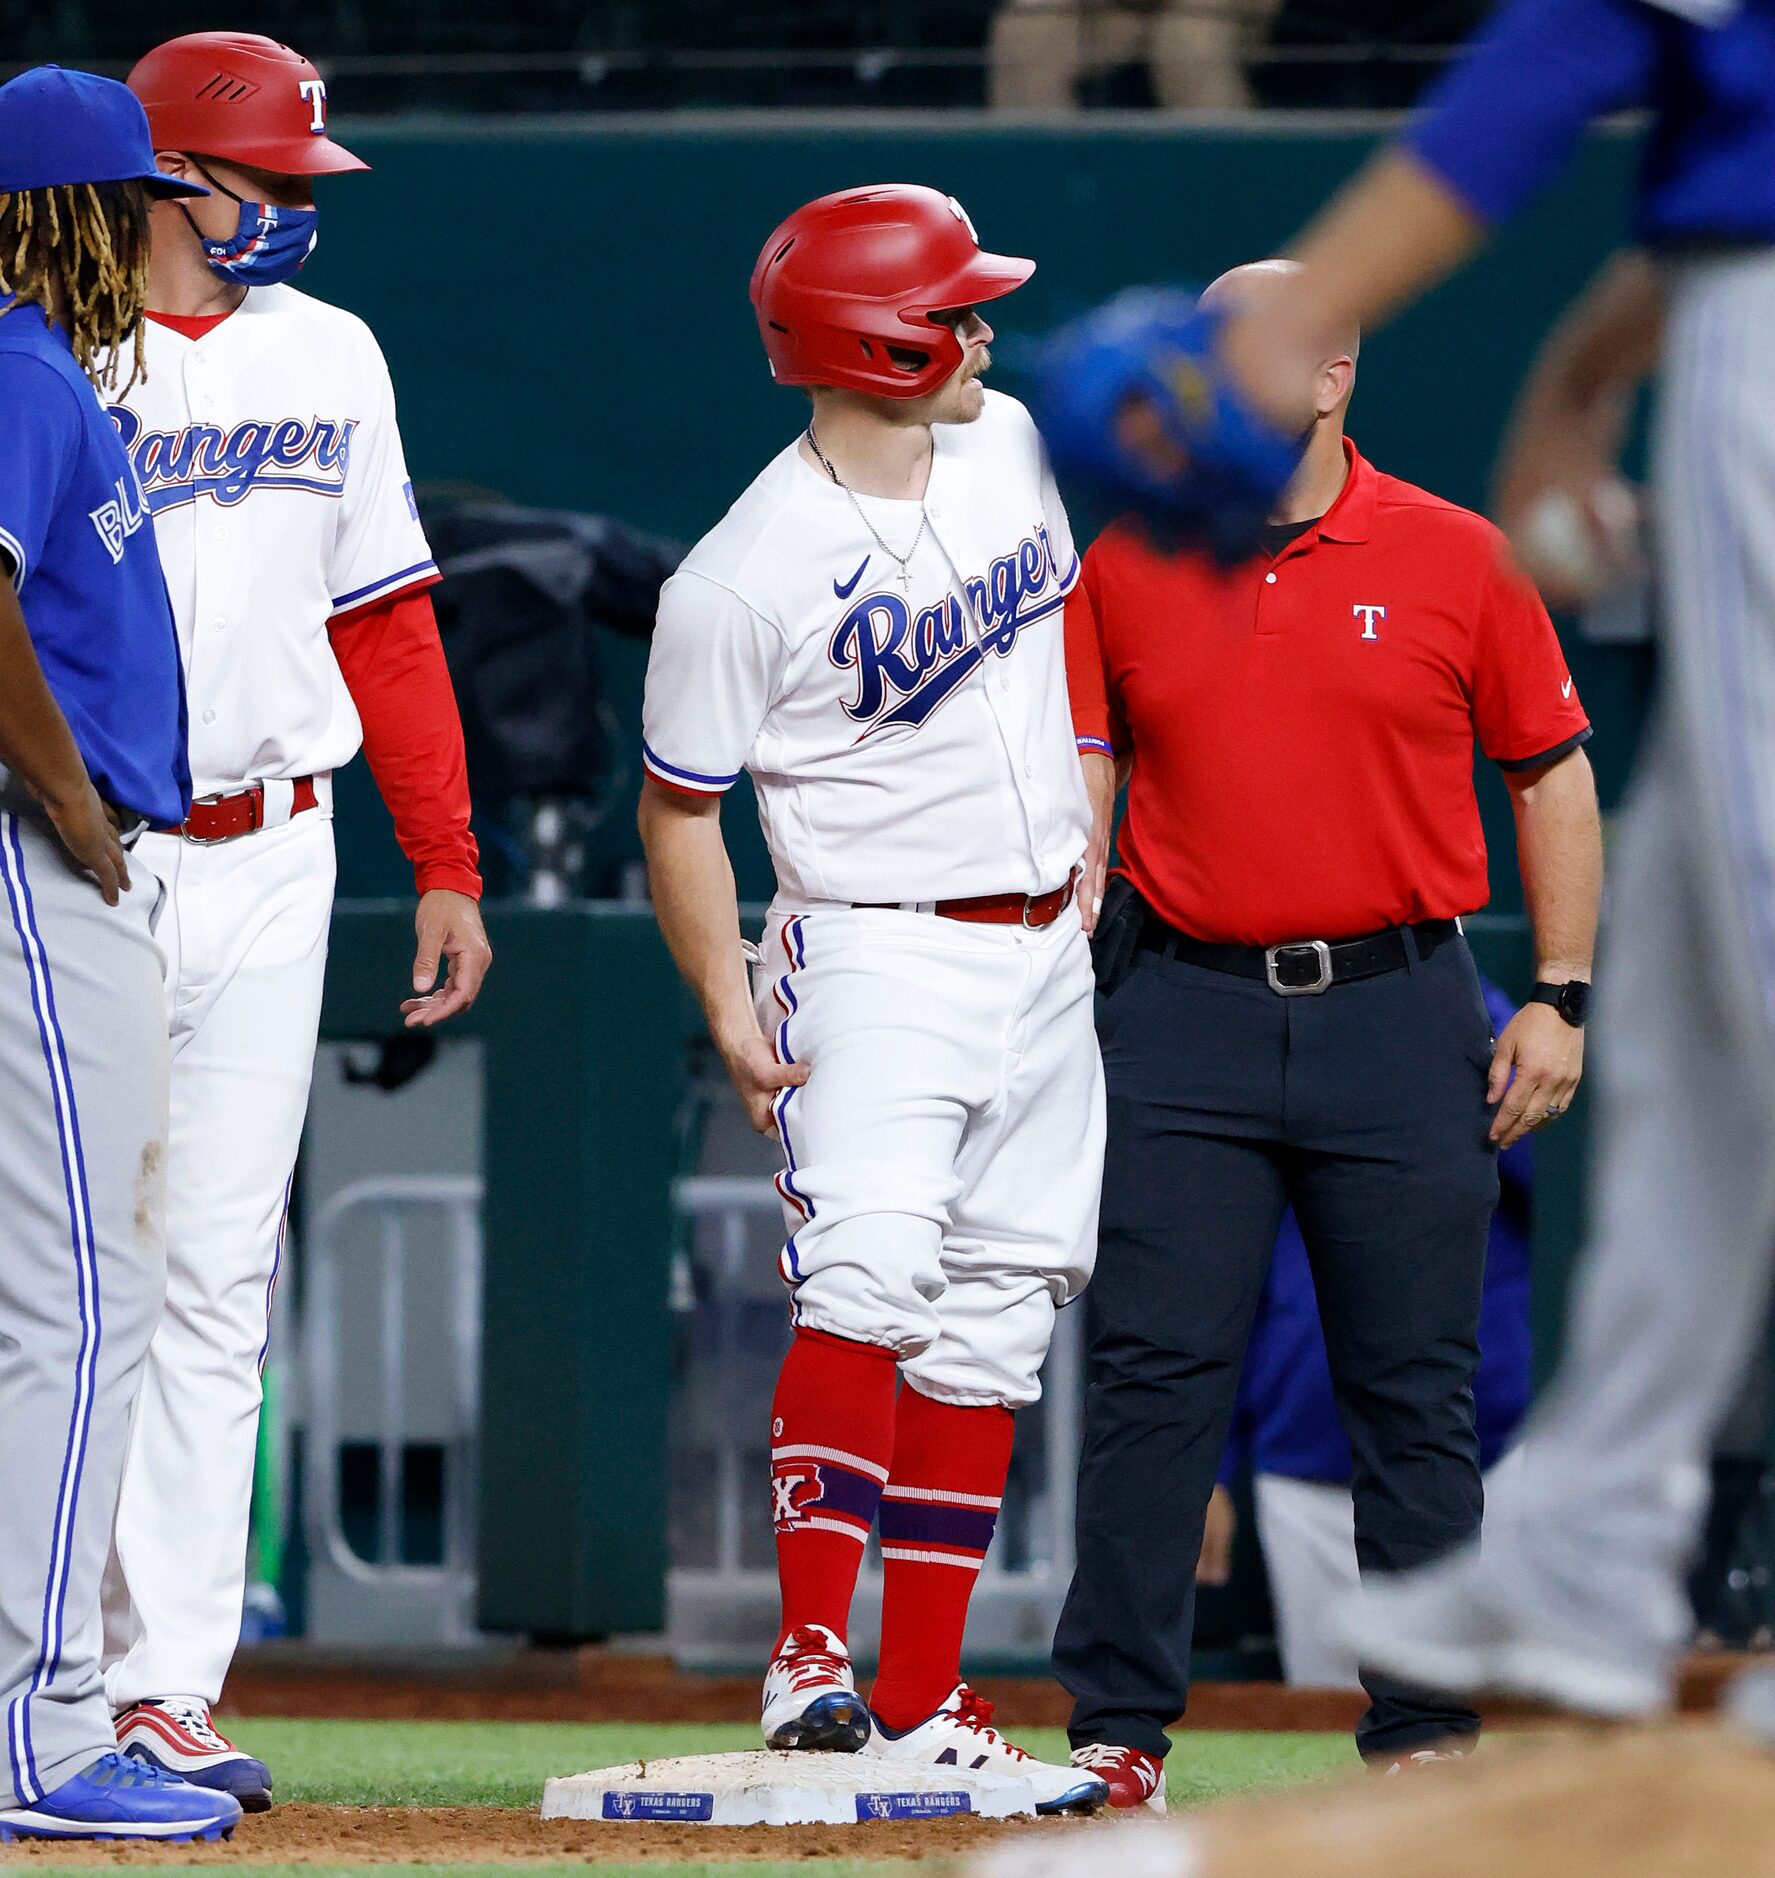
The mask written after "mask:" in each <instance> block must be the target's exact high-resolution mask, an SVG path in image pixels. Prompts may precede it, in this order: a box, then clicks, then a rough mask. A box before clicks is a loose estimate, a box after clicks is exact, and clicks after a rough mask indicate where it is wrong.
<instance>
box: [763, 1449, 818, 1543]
mask: <svg viewBox="0 0 1775 1878" xmlns="http://www.w3.org/2000/svg"><path fill="white" fill-rule="evenodd" d="M825 1491H826V1483H825V1481H824V1480H823V1479H821V1477H820V1470H819V1467H818V1465H817V1464H816V1463H815V1462H813V1461H786V1462H784V1463H782V1464H781V1465H779V1466H778V1467H777V1468H776V1470H775V1471H774V1472H773V1473H772V1474H771V1477H770V1498H771V1506H770V1517H771V1523H772V1524H773V1525H774V1526H776V1527H777V1529H778V1530H779V1531H781V1530H783V1529H784V1528H786V1527H795V1526H799V1525H802V1524H803V1523H804V1522H805V1520H806V1517H807V1513H808V1509H809V1508H810V1507H815V1506H818V1505H819V1503H820V1501H821V1499H822V1498H823V1497H824V1495H825Z"/></svg>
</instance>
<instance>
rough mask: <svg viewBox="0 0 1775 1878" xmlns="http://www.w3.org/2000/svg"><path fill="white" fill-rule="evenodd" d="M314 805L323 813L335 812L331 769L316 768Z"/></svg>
mask: <svg viewBox="0 0 1775 1878" xmlns="http://www.w3.org/2000/svg"><path fill="white" fill-rule="evenodd" d="M314 806H315V809H316V812H317V813H319V814H321V815H326V816H331V815H332V813H333V772H332V771H331V770H330V769H323V770H316V771H315V773H314Z"/></svg>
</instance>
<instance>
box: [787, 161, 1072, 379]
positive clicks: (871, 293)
mask: <svg viewBox="0 0 1775 1878" xmlns="http://www.w3.org/2000/svg"><path fill="white" fill-rule="evenodd" d="M1034 272H1035V263H1034V262H1033V261H1020V260H1018V259H1016V258H1015V257H1014V256H1011V255H1007V254H987V253H985V252H983V251H982V249H981V247H980V239H979V237H978V236H977V235H976V234H975V233H974V225H973V223H972V222H970V221H969V220H968V218H967V214H966V212H965V211H964V210H963V208H962V206H961V204H960V203H959V202H957V201H956V199H955V198H954V197H953V196H946V195H944V194H943V192H942V191H941V190H940V189H926V188H924V187H923V186H922V185H920V184H918V183H882V184H878V185H876V186H875V187H873V188H868V189H841V190H839V191H838V193H837V194H836V195H830V196H821V197H820V199H819V200H818V201H817V202H810V203H808V205H807V206H806V207H805V208H801V209H797V210H796V211H795V213H794V214H793V215H791V216H790V217H789V219H788V220H787V221H786V222H784V223H783V224H782V225H781V226H780V227H779V228H778V229H777V231H776V232H775V234H773V235H772V236H771V238H770V239H769V240H768V241H767V242H766V243H765V244H764V252H763V253H762V254H760V255H759V257H758V265H757V266H756V267H755V268H753V270H752V305H753V307H754V308H755V309H756V311H757V314H758V330H759V332H760V333H761V334H762V335H763V337H764V349H765V351H766V352H767V353H768V354H769V355H770V369H771V372H772V373H773V375H774V376H775V377H776V379H777V382H778V383H779V384H784V385H844V386H847V387H848V388H849V389H851V390H852V391H868V392H873V393H874V394H875V395H876V396H877V397H881V398H919V397H923V396H924V394H925V393H926V392H929V391H935V390H936V389H937V387H938V386H939V385H940V384H942V383H943V381H944V380H945V379H946V378H948V376H949V375H950V373H951V372H953V371H954V370H955V368H956V367H957V366H958V365H959V364H960V363H961V359H962V347H961V341H960V340H958V339H957V338H956V336H955V334H954V333H953V332H951V331H950V330H949V329H948V328H947V327H946V326H941V325H939V324H937V322H936V321H934V320H933V319H932V318H931V317H930V316H931V314H933V313H940V312H943V311H944V310H945V309H947V308H951V307H964V306H974V305H976V304H978V303H979V302H980V301H982V300H996V299H998V298H999V297H1000V296H1001V295H1003V294H1007V293H1009V292H1010V291H1011V290H1012V289H1013V288H1015V287H1021V286H1022V285H1023V283H1024V282H1025V281H1026V280H1027V279H1028V278H1029V277H1030V275H1031V274H1033V273H1034Z"/></svg>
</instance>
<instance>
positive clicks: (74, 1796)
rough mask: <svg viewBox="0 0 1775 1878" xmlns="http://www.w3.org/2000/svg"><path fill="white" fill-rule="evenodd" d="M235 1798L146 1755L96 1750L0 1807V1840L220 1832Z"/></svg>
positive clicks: (179, 1839)
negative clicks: (26, 1801)
mask: <svg viewBox="0 0 1775 1878" xmlns="http://www.w3.org/2000/svg"><path fill="white" fill-rule="evenodd" d="M239 1824H240V1802H239V1801H238V1800H236V1799H235V1798H234V1797H233V1795H232V1794H227V1793H212V1792H210V1791H208V1790H207V1789H206V1788H203V1787H194V1786H192V1785H191V1784H190V1783H189V1782H188V1781H184V1780H180V1779H179V1778H178V1777H177V1776H176V1775H173V1774H169V1773H167V1772H166V1771H165V1770H164V1769H162V1768H159V1767H155V1766H152V1765H151V1764H150V1763H149V1762H147V1761H142V1760H136V1759H134V1758H132V1757H131V1756H129V1755H126V1754H118V1753H111V1754H105V1755H101V1756H100V1757H99V1759H98V1760H96V1761H94V1762H93V1764H92V1765H91V1766H90V1767H89V1768H87V1769H86V1771H85V1772H84V1773H79V1774H76V1775H75V1776H74V1778H73V1779H72V1780H64V1781H63V1782H62V1784H61V1785H60V1786H59V1787H57V1788H56V1790H55V1791H54V1792H53V1793H46V1794H45V1795H44V1796H43V1798H42V1799H41V1800H39V1801H38V1802H37V1803H36V1804H35V1805H34V1806H14V1807H8V1808H7V1809H6V1810H5V1811H0V1841H5V1840H11V1839H163V1840H166V1841H167V1842H169V1843H172V1844H179V1843H183V1842H186V1841H189V1840H192V1839H226V1838H229V1837H230V1836H231V1835H232V1834H233V1831H234V1828H235V1827H236V1826H237V1825H239Z"/></svg>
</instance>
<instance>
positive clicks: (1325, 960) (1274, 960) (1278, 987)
mask: <svg viewBox="0 0 1775 1878" xmlns="http://www.w3.org/2000/svg"><path fill="white" fill-rule="evenodd" d="M1284 952H1310V953H1312V955H1313V956H1314V958H1315V959H1317V960H1318V962H1319V976H1318V977H1317V978H1316V979H1314V981H1313V982H1312V983H1311V984H1310V985H1285V984H1283V982H1282V979H1281V977H1280V974H1279V965H1280V960H1281V955H1282V954H1283V953H1284ZM1263 968H1264V972H1265V974H1266V975H1267V976H1268V978H1269V981H1270V989H1271V990H1272V991H1273V992H1274V993H1275V994H1276V996H1277V997H1279V998H1316V997H1318V995H1319V994H1320V992H1322V991H1329V990H1330V989H1331V947H1330V945H1329V944H1328V943H1327V942H1326V941H1325V940H1323V939H1297V940H1295V941H1294V942H1293V943H1292V944H1290V945H1285V946H1268V947H1266V948H1265V950H1264V955H1263Z"/></svg>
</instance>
